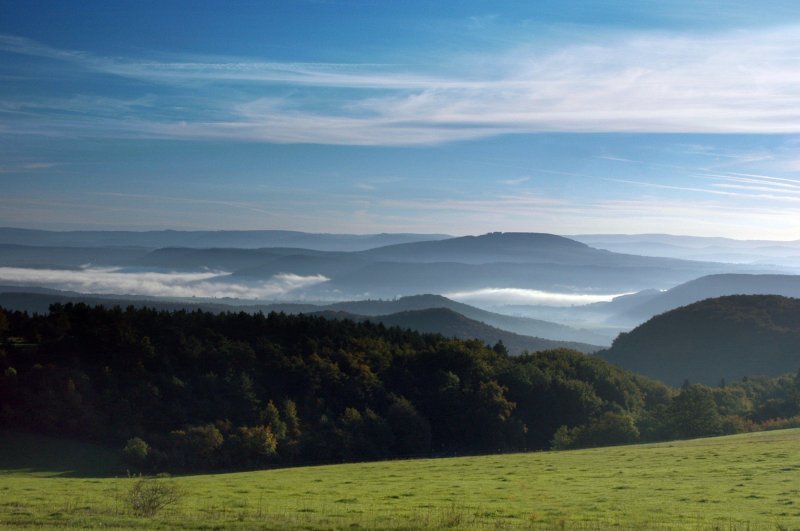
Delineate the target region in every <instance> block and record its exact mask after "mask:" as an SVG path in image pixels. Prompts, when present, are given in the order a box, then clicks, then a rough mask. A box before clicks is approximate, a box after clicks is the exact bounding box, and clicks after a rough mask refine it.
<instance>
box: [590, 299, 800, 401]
mask: <svg viewBox="0 0 800 531" xmlns="http://www.w3.org/2000/svg"><path fill="white" fill-rule="evenodd" d="M598 356H601V357H603V358H604V359H607V360H608V361H610V362H612V363H615V364H617V365H620V366H622V367H625V368H627V369H629V370H632V371H635V372H639V373H642V374H646V375H648V376H651V377H653V378H657V379H659V380H662V381H665V382H668V383H671V384H675V385H679V384H680V383H681V382H683V381H684V380H687V379H688V380H689V381H691V382H700V383H706V384H712V385H716V384H717V383H719V382H720V380H722V379H725V380H727V381H729V382H730V381H732V380H736V379H740V378H742V377H745V376H748V377H751V376H757V375H767V376H775V375H779V374H783V373H787V372H795V371H797V370H798V369H800V299H793V298H787V297H780V296H777V295H733V296H728V297H718V298H713V299H706V300H703V301H700V302H697V303H694V304H690V305H688V306H684V307H681V308H677V309H675V310H672V311H669V312H667V313H664V314H661V315H658V316H656V317H653V318H652V319H650V320H649V321H648V322H646V323H645V324H643V325H641V326H639V327H637V328H635V329H634V330H632V331H631V332H629V333H625V334H620V336H619V337H618V338H617V339H616V340H615V341H614V344H613V345H612V347H611V348H610V349H608V350H606V351H602V352H599V353H598Z"/></svg>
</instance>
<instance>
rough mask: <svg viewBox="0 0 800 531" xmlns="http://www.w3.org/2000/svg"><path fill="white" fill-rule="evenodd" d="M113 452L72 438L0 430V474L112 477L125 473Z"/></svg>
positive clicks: (116, 454) (116, 453)
mask: <svg viewBox="0 0 800 531" xmlns="http://www.w3.org/2000/svg"><path fill="white" fill-rule="evenodd" d="M118 455H119V454H118V452H116V451H114V450H113V449H110V448H107V447H104V446H99V445H96V444H89V443H83V442H77V441H74V440H71V439H60V438H57V437H45V436H42V435H34V434H29V433H20V432H13V431H0V474H9V473H31V474H36V475H41V476H43V477H73V478H92V477H113V476H119V475H124V474H125V469H124V467H123V466H122V465H121V464H120V462H119V457H118Z"/></svg>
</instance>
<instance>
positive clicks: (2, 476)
mask: <svg viewBox="0 0 800 531" xmlns="http://www.w3.org/2000/svg"><path fill="white" fill-rule="evenodd" d="M0 456H1V457H0V468H2V470H1V471H0V527H8V528H63V527H81V528H85V527H122V528H142V529H157V528H164V529H165V528H192V529H194V528H203V529H218V528H230V529H257V528H263V529H345V528H347V529H353V528H365V529H398V528H405V529H416V528H432V529H445V528H453V529H552V528H561V529H607V528H616V529H641V528H646V529H776V530H777V529H800V430H798V429H794V430H782V431H772V432H761V433H753V434H746V435H735V436H730V437H718V438H710V439H696V440H690V441H678V442H669V443H660V444H647V445H636V446H618V447H611V448H600V449H592V450H575V451H564V452H538V453H526V454H507V455H489V456H479V457H459V458H440V459H415V460H400V461H387V462H374V463H359V464H343V465H330V466H314V467H303V468H285V469H276V470H267V471H260V472H245V473H229V474H214V475H193V476H180V477H170V478H163V479H158V480H157V481H162V482H166V483H168V484H171V485H175V486H176V487H178V488H179V489H180V491H181V493H182V497H181V499H180V501H179V502H178V503H176V504H174V505H172V506H170V507H167V508H165V509H164V510H162V511H161V512H159V513H158V514H156V515H155V516H153V517H142V516H136V515H134V514H133V512H132V511H131V509H130V508H129V507H128V504H127V503H126V501H125V495H126V493H128V491H129V490H130V488H131V486H132V485H133V483H135V481H136V480H135V479H131V478H127V477H113V475H110V474H113V470H115V469H116V465H115V457H114V455H113V453H111V452H109V451H107V450H104V449H101V448H98V447H93V446H90V445H83V444H76V443H64V442H60V441H58V442H57V441H54V440H52V439H45V438H41V437H33V436H27V435H19V434H0Z"/></svg>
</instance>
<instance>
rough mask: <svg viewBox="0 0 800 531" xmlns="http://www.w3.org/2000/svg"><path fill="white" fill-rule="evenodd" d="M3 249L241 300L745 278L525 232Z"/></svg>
mask: <svg viewBox="0 0 800 531" xmlns="http://www.w3.org/2000/svg"><path fill="white" fill-rule="evenodd" d="M80 234H81V235H84V233H80ZM124 234H126V235H127V234H128V233H124ZM133 234H139V233H133ZM159 234H160V233H159ZM181 234H183V233H181ZM301 234H302V233H301ZM48 235H51V234H50V233H48ZM51 236H52V235H51ZM109 241H113V238H111V237H109ZM7 247H8V249H9V250H8V251H6V252H4V253H2V259H3V260H5V263H4V262H2V261H0V265H17V266H29V267H62V268H67V267H79V266H81V265H84V264H92V265H94V266H103V265H107V266H120V267H127V268H130V269H132V270H142V269H145V270H159V271H161V272H164V271H207V270H211V271H220V272H227V273H231V274H230V275H229V276H225V277H219V278H216V279H215V280H214V282H216V283H236V284H238V285H239V286H238V288H242V289H239V290H238V291H237V293H240V292H241V291H242V290H243V289H244V290H246V288H247V286H248V285H260V284H259V283H261V282H264V281H270V280H271V279H272V277H274V276H275V275H277V274H279V273H286V274H295V275H301V276H318V275H322V276H324V277H325V278H326V280H325V281H324V282H318V283H314V284H313V285H311V284H309V285H307V286H305V287H303V288H302V289H299V290H297V291H294V292H293V293H292V296H295V297H296V298H297V299H300V300H315V299H316V300H353V299H361V298H393V297H397V296H405V295H414V294H419V293H441V294H448V293H458V292H465V291H466V292H469V291H474V290H482V289H486V288H521V289H533V290H541V291H553V292H569V293H615V292H616V293H622V292H632V291H639V290H643V289H648V288H657V289H667V288H670V287H673V286H675V285H677V284H681V283H683V282H686V281H688V280H691V279H695V278H697V277H700V276H703V275H708V274H713V273H722V272H741V271H742V268H741V267H739V266H735V265H731V264H715V263H707V262H695V261H687V260H674V259H667V258H651V257H642V256H633V255H626V254H619V253H613V252H610V251H605V250H598V249H593V248H591V247H589V246H587V245H586V244H583V243H580V242H576V241H573V240H570V239H568V238H563V237H560V236H554V235H551V234H527V233H491V234H485V235H483V236H468V237H459V238H449V239H445V240H439V241H424V242H414V243H406V244H399V245H390V246H384V247H379V248H375V249H370V250H367V251H358V252H345V251H323V250H315V249H302V248H294V247H269V248H258V249H243V248H222V247H214V248H192V247H163V248H159V249H155V250H147V249H145V248H129V247H113V248H112V247H44V246H42V247H37V246H7ZM746 271H747V272H752V271H751V269H747V270H746ZM2 280H3V279H2V278H0V282H2ZM238 288H237V289H238Z"/></svg>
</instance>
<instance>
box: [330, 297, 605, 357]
mask: <svg viewBox="0 0 800 531" xmlns="http://www.w3.org/2000/svg"><path fill="white" fill-rule="evenodd" d="M318 315H322V316H323V317H328V318H345V319H348V318H349V319H354V320H359V321H362V320H370V321H373V322H375V323H382V324H384V325H385V326H397V327H400V328H408V329H411V330H416V331H417V332H422V333H427V334H441V335H443V336H445V337H455V338H458V339H479V340H481V341H483V342H484V343H487V344H489V345H494V344H495V343H497V342H498V341H499V342H502V343H503V345H504V347H505V348H506V349H507V350H508V352H509V354H512V355H519V354H522V353H524V352H538V351H540V350H553V349H558V348H569V349H572V350H577V351H578V352H583V353H590V352H595V351H597V350H600V349H601V348H602V347H599V346H597V345H590V344H587V343H578V342H574V341H554V340H550V339H542V338H540V337H532V336H526V335H520V334H515V333H513V332H508V331H506V330H501V329H499V328H496V327H494V326H490V325H488V324H486V323H482V322H480V321H476V320H474V319H469V318H468V317H465V316H463V315H461V314H460V313H457V312H455V311H453V310H450V309H448V308H427V309H424V310H408V311H404V312H398V313H392V314H389V315H376V316H369V317H368V316H359V315H354V314H350V313H345V312H332V311H325V312H320V313H319V314H318Z"/></svg>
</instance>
